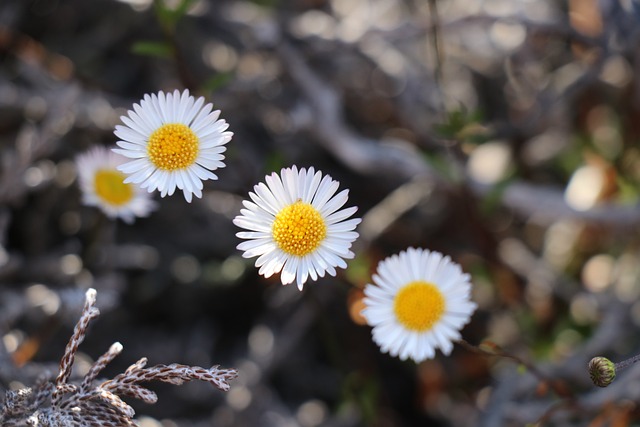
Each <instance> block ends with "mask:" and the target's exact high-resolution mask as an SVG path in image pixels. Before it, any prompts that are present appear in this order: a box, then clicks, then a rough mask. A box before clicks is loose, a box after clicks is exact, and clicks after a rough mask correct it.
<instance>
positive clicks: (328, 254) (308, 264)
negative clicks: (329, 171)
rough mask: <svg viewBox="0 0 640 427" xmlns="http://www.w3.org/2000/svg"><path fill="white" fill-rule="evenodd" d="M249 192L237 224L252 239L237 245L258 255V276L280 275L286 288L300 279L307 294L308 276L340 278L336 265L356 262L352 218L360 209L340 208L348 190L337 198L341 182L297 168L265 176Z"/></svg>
mask: <svg viewBox="0 0 640 427" xmlns="http://www.w3.org/2000/svg"><path fill="white" fill-rule="evenodd" d="M265 181H266V184H265V183H262V182H261V183H259V184H257V185H256V186H254V187H253V192H250V193H249V197H250V198H251V201H248V200H245V201H244V202H243V205H244V207H245V208H246V209H242V210H241V211H240V215H238V216H236V217H235V219H234V220H233V223H234V224H235V225H237V226H238V227H240V228H243V229H245V230H249V231H242V232H239V233H237V236H238V237H239V238H241V239H247V241H245V242H242V243H240V244H239V245H238V249H239V250H242V251H244V253H243V257H245V258H252V257H256V256H257V257H258V259H257V260H256V267H259V271H258V272H259V274H262V275H264V276H265V277H270V276H272V275H273V274H275V273H280V272H281V275H280V279H281V281H282V284H283V285H287V284H289V283H292V282H293V281H296V283H297V285H298V288H299V289H300V290H302V288H303V285H304V283H305V282H306V281H307V279H308V278H309V277H311V279H312V280H317V279H318V276H319V277H324V274H325V272H328V273H329V274H330V275H332V276H335V275H336V267H340V268H346V266H347V264H346V262H345V261H344V259H350V258H353V256H354V254H353V252H351V251H350V248H351V244H352V243H353V241H354V240H355V239H356V238H357V237H358V233H357V232H355V231H353V230H355V228H356V226H357V225H358V224H359V223H360V219H359V218H352V219H347V218H349V217H350V216H352V215H353V214H354V213H355V212H356V210H357V208H356V207H350V208H346V209H342V210H340V208H341V207H342V206H344V204H345V203H346V202H347V196H348V193H349V190H342V191H341V192H340V193H338V194H336V191H337V190H338V186H339V183H338V181H334V180H333V179H332V178H331V177H330V176H329V175H325V176H322V173H321V172H320V171H318V172H315V170H314V169H313V168H309V170H307V169H305V168H301V169H300V170H298V168H297V167H296V166H293V167H292V168H286V169H282V171H281V172H280V175H278V174H276V173H275V172H274V173H272V174H271V175H267V176H266V177H265Z"/></svg>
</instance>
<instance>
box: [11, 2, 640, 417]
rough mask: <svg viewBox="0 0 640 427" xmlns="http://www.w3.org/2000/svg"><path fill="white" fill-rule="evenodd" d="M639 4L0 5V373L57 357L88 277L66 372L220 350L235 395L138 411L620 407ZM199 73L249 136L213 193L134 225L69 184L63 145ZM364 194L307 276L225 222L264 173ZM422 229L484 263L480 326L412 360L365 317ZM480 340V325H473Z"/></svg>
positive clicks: (634, 229)
mask: <svg viewBox="0 0 640 427" xmlns="http://www.w3.org/2000/svg"><path fill="white" fill-rule="evenodd" d="M639 24H640V2H638V1H636V0H626V1H625V0H617V1H616V0H565V1H560V0H537V1H536V0H254V1H244V0H237V1H235V0H227V1H207V0H157V1H153V0H120V1H116V0H92V1H90V2H89V1H84V0H34V1H31V0H2V2H0V337H1V338H2V340H0V392H3V391H4V390H7V389H11V388H19V387H21V386H24V385H27V386H28V385H30V384H32V383H33V381H34V380H35V378H36V377H37V376H38V375H40V374H41V373H42V372H43V371H44V370H45V369H49V370H51V371H52V372H54V374H55V373H56V372H57V363H58V361H59V360H60V357H61V356H62V354H63V352H64V347H65V345H66V343H67V340H68V339H69V337H70V335H71V333H72V329H73V325H74V324H75V322H76V321H77V319H78V316H79V314H80V308H81V306H82V303H83V297H84V292H85V290H86V289H87V288H88V287H94V288H96V289H97V291H98V304H97V305H98V307H99V308H100V310H101V312H102V315H101V316H100V317H99V318H98V319H97V320H96V321H94V322H93V323H92V325H91V328H90V331H89V335H88V336H87V339H86V341H85V342H84V343H83V344H82V346H81V347H80V354H79V355H78V359H77V362H76V371H77V373H78V375H82V373H83V372H86V370H87V368H88V366H89V365H90V363H91V362H92V360H95V358H97V357H99V356H100V355H101V354H102V353H104V352H105V351H106V350H107V349H108V348H109V346H110V345H111V344H112V343H113V342H115V341H120V342H121V343H122V344H123V345H124V351H123V352H122V354H121V355H120V356H119V357H118V358H117V359H116V360H115V361H114V362H113V363H112V364H111V365H110V366H109V367H108V368H107V369H106V370H105V372H104V374H105V375H106V376H108V377H112V376H113V375H116V374H118V373H120V372H122V371H123V370H124V369H126V367H127V366H129V365H130V364H131V363H133V362H134V361H136V360H137V359H139V358H140V357H143V356H146V357H148V358H149V362H150V364H158V363H165V364H168V363H171V362H177V363H184V364H191V365H200V366H205V367H208V366H211V365H213V364H220V365H222V366H223V367H234V368H237V369H238V370H239V371H240V375H239V377H238V378H237V379H236V380H234V381H233V382H232V387H231V390H230V391H229V392H228V393H222V392H219V391H218V390H216V389H214V388H213V387H211V386H210V385H208V384H199V383H189V384H186V385H184V386H180V387H176V386H170V385H164V384H150V388H152V389H153V390H154V391H156V392H157V393H158V395H159V403H158V404H156V405H145V404H143V403H140V402H136V401H131V400H129V401H128V403H130V404H132V406H134V408H135V409H136V411H137V413H138V415H139V420H140V424H141V426H143V427H175V426H180V427H196V426H198V427H200V426H203V427H204V426H220V427H224V426H235V427H242V426H291V427H294V426H300V427H315V426H327V427H329V426H345V427H346V426H365V425H366V426H377V427H386V426H389V427H391V426H425V425H429V426H502V425H504V426H522V425H525V424H530V425H536V424H537V425H568V426H572V425H576V426H578V425H579V426H586V425H588V426H604V425H615V426H626V425H633V424H634V423H637V422H639V420H640V411H639V410H638V407H637V404H638V402H640V388H639V387H638V386H637V384H638V380H639V379H640V370H639V369H637V368H630V369H629V370H628V371H625V372H624V373H621V374H620V375H619V378H618V379H617V380H616V382H614V383H613V384H612V385H611V386H610V387H608V388H606V389H597V388H595V387H594V386H593V385H592V384H591V382H590V380H589V376H588V373H587V370H586V364H587V362H588V361H589V360H590V359H591V357H593V356H596V355H602V356H607V357H610V358H611V359H612V360H614V361H619V360H622V359H624V358H627V357H630V356H632V355H634V354H636V353H637V352H638V351H639V350H640V340H639V339H638V333H637V331H638V326H639V324H640V305H639V304H638V302H637V300H638V296H640V282H639V274H640V267H639V263H638V262H637V258H638V252H639V251H640V239H639V237H640V235H639V232H638V224H639V223H640V208H639V206H638V200H639V197H640V190H639V183H640V145H638V141H639V137H640V115H639V112H640V110H639V109H640V85H638V79H636V76H638V75H639V71H640V70H638V68H639V67H640V51H639V50H638V46H639V44H638V41H639V31H638V29H639V28H640V25H639ZM175 88H178V89H182V88H189V89H190V90H191V92H192V93H193V94H196V95H202V96H205V97H206V98H207V100H208V101H209V102H213V103H214V106H215V108H217V109H221V110H222V114H221V117H222V118H224V119H225V120H226V121H227V122H228V123H229V124H230V129H229V130H231V131H232V132H234V134H235V136H234V138H233V140H232V141H231V142H230V143H229V144H228V145H227V147H228V150H227V152H226V161H225V162H226V165H227V166H226V168H224V169H221V170H219V171H217V173H218V176H219V180H218V181H213V182H212V181H207V182H206V183H205V191H204V197H203V198H202V199H196V200H194V202H193V203H191V204H187V203H186V202H185V201H184V199H183V197H182V196H181V195H180V194H177V195H174V196H173V197H167V198H164V199H160V198H159V197H157V195H156V199H157V201H158V202H159V209H158V210H157V211H156V212H154V213H153V214H152V215H151V216H150V217H149V218H146V219H138V220H137V221H136V222H135V224H133V225H127V224H124V223H122V222H120V221H110V220H108V219H107V218H105V217H104V216H103V214H102V213H101V212H100V211H98V210H97V209H95V208H90V207H85V206H82V204H81V202H80V191H79V188H78V185H77V181H76V172H77V171H76V169H75V165H74V158H75V156H77V155H78V154H80V153H82V152H85V151H86V150H87V149H88V148H90V147H92V146H95V145H104V146H112V145H114V144H115V141H116V137H115V136H114V134H113V129H114V126H115V125H116V124H119V123H120V119H119V118H120V116H121V115H123V114H126V111H127V110H128V109H130V108H131V106H132V104H133V103H134V102H138V101H139V100H140V99H141V98H142V96H143V95H144V94H145V93H154V92H157V91H159V90H173V89H175ZM294 164H295V165H297V166H299V167H309V166H314V167H315V168H316V169H319V170H321V171H322V172H323V173H326V174H330V175H331V176H332V177H333V178H334V179H336V180H338V181H340V184H341V188H348V189H350V199H349V202H348V204H347V205H348V206H352V205H356V206H358V207H359V210H358V214H357V215H359V216H360V217H362V218H363V222H362V224H361V225H360V226H359V228H358V231H359V233H360V238H359V239H358V240H357V241H356V243H355V246H354V248H353V249H354V252H356V254H357V256H356V259H354V260H352V261H351V262H350V263H349V268H348V269H347V270H343V271H340V272H339V274H338V276H337V277H335V278H333V277H325V278H324V279H321V280H320V281H319V282H317V283H308V284H307V286H305V289H304V291H303V292H299V291H298V290H297V288H296V287H295V286H286V287H284V286H281V285H280V282H279V279H278V277H274V278H271V279H269V280H265V279H264V278H262V277H261V276H258V274H257V269H255V268H254V267H253V262H254V260H245V259H242V258H241V256H240V253H239V251H237V250H236V249H235V246H236V245H237V244H238V243H239V239H237V238H236V237H235V233H236V232H237V231H239V230H238V229H236V227H235V226H234V225H233V224H232V223H231V220H232V219H233V217H235V216H236V215H237V214H238V213H239V210H240V206H241V201H242V199H243V198H245V197H246V195H247V193H248V191H250V190H251V189H252V187H253V185H255V184H256V183H258V182H259V181H261V180H263V179H264V176H265V175H266V174H269V173H271V172H272V171H279V170H280V168H282V167H289V166H291V165H294ZM409 246H414V247H424V248H428V249H431V250H437V251H440V252H443V253H445V254H447V255H449V256H451V257H452V258H453V260H454V261H456V262H458V263H460V264H461V265H462V267H463V269H464V270H465V271H466V272H468V273H470V274H471V275H472V280H473V283H474V290H473V299H474V301H476V302H477V304H478V306H479V309H478V311H477V312H476V313H475V314H474V316H473V317H472V321H471V323H470V324H469V325H467V326H466V328H465V329H464V330H463V335H464V338H465V340H466V341H467V342H468V343H469V344H470V345H471V346H474V347H470V346H464V345H457V346H456V348H455V350H454V352H453V353H452V355H451V356H450V357H444V356H442V354H438V355H437V357H436V358H435V359H434V360H430V361H426V362H423V363H421V364H419V365H416V364H415V363H413V362H412V361H409V362H402V361H400V360H398V359H395V358H392V357H389V356H388V355H383V354H381V353H380V352H379V350H378V348H377V347H376V346H375V344H374V343H373V342H372V341H371V339H370V332H371V331H370V328H369V327H368V326H366V325H364V324H363V319H362V318H361V317H360V315H359V311H360V310H361V308H362V288H363V286H364V285H365V284H367V283H369V282H370V280H371V274H372V273H373V272H374V271H375V268H376V265H377V263H378V262H379V261H380V260H381V259H383V258H385V257H387V256H389V255H392V254H394V253H397V252H399V251H401V250H403V249H405V248H407V247H409ZM478 346H479V347H478Z"/></svg>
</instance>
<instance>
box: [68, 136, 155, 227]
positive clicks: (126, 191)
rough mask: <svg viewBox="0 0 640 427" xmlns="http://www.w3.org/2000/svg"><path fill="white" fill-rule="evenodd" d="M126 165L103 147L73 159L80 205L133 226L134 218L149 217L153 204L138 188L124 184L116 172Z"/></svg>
mask: <svg viewBox="0 0 640 427" xmlns="http://www.w3.org/2000/svg"><path fill="white" fill-rule="evenodd" d="M126 161H127V159H126V158H125V157H122V156H121V155H119V154H116V153H114V152H113V151H111V150H110V149H108V148H106V147H94V148H92V149H91V150H89V151H87V152H86V153H84V154H81V155H79V156H78V157H77V158H76V167H77V169H78V180H79V184H80V190H81V191H82V201H83V203H84V204H85V205H88V206H97V207H99V208H100V209H102V211H103V212H104V213H105V214H106V215H107V216H108V217H109V218H114V219H115V218H121V219H122V220H123V221H124V222H127V223H132V222H133V220H134V219H135V217H145V216H148V215H149V213H151V211H152V210H154V209H155V202H154V201H153V200H151V196H150V195H149V193H147V192H145V191H143V190H142V189H140V187H138V186H137V185H135V184H130V183H125V182H124V181H125V178H126V176H125V174H123V173H122V172H120V171H119V170H118V169H117V168H118V167H119V166H120V165H122V164H123V163H124V162H126Z"/></svg>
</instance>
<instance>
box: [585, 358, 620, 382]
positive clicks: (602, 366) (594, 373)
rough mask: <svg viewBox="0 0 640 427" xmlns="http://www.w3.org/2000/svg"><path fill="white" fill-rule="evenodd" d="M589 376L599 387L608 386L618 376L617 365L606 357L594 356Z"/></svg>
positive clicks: (590, 364) (590, 363)
mask: <svg viewBox="0 0 640 427" xmlns="http://www.w3.org/2000/svg"><path fill="white" fill-rule="evenodd" d="M589 376H590V377H591V381H593V383H594V384H595V385H597V386H598V387H606V386H608V385H609V384H611V383H612V382H613V380H614V379H615V378H616V365H615V364H614V363H613V362H612V361H611V360H609V359H607V358H606V357H594V358H593V359H591V361H590V362H589Z"/></svg>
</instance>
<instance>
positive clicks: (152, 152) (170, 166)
mask: <svg viewBox="0 0 640 427" xmlns="http://www.w3.org/2000/svg"><path fill="white" fill-rule="evenodd" d="M204 102H205V101H204V98H203V97H200V98H198V99H195V98H194V97H193V96H191V95H189V91H188V90H185V91H183V92H182V94H181V93H180V92H179V91H178V90H175V91H174V92H173V93H167V94H165V93H164V92H162V91H160V92H158V94H157V95H156V94H152V95H148V94H147V95H145V96H144V97H143V99H142V100H141V101H140V104H133V111H131V110H129V111H128V112H127V115H126V116H122V117H120V119H121V120H122V122H123V123H124V126H122V125H118V126H116V130H115V132H114V133H115V134H116V136H117V137H118V138H120V140H119V141H117V144H118V147H120V148H116V149H114V151H115V152H117V153H119V154H122V155H123V156H126V157H128V158H130V159H134V160H132V161H130V162H128V163H125V164H123V165H122V166H120V168H119V170H121V171H122V172H124V173H126V174H127V175H128V177H127V179H126V182H133V183H136V184H140V186H141V187H142V188H146V189H147V191H149V192H152V191H154V190H156V189H157V190H158V191H160V195H161V196H162V197H164V196H166V195H167V194H168V195H172V194H173V193H174V191H175V189H176V187H177V188H179V189H180V190H182V192H183V194H184V198H185V199H186V200H187V202H191V199H192V195H193V194H195V195H196V197H202V188H203V184H202V181H206V180H207V179H212V180H215V179H218V177H217V176H216V174H214V173H213V172H212V171H214V170H216V169H218V168H223V167H224V166H225V164H224V163H223V162H222V160H223V159H224V156H223V155H222V153H223V152H224V151H225V150H226V147H225V146H224V145H225V144H226V143H227V142H229V141H230V140H231V137H232V136H233V133H231V132H228V131H226V130H227V128H228V127H229V125H228V124H227V123H226V122H225V121H224V120H222V119H219V118H218V117H219V116H220V111H219V110H216V111H212V110H213V105H212V104H210V103H209V104H206V105H205V104H204Z"/></svg>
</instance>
